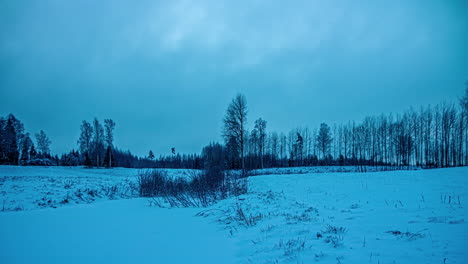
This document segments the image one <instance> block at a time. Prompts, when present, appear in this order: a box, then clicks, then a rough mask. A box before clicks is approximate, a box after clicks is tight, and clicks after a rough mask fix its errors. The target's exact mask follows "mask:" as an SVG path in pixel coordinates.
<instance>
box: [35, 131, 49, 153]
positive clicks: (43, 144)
mask: <svg viewBox="0 0 468 264" xmlns="http://www.w3.org/2000/svg"><path fill="white" fill-rule="evenodd" d="M36 142H37V149H38V150H39V152H40V153H41V154H42V155H46V154H49V153H50V148H49V147H50V144H51V143H52V142H51V141H50V139H49V138H48V137H47V135H46V133H45V132H44V131H43V130H41V131H39V133H36Z"/></svg>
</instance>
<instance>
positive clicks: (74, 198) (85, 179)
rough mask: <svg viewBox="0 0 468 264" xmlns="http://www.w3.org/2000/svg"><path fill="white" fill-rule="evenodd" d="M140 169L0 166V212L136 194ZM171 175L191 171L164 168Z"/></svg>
mask: <svg viewBox="0 0 468 264" xmlns="http://www.w3.org/2000/svg"><path fill="white" fill-rule="evenodd" d="M141 171H142V170H140V169H126V168H113V169H87V168H82V167H21V166H0V213H1V212H4V211H22V210H31V209H37V208H48V207H51V208H57V207H60V206H64V205H69V204H83V203H91V202H95V201H103V200H115V199H122V198H135V197H137V196H138V189H137V175H138V173H139V172H141ZM165 171H166V172H167V173H168V175H169V176H172V177H188V176H189V175H190V173H191V171H190V170H182V169H170V170H169V169H167V170H165Z"/></svg>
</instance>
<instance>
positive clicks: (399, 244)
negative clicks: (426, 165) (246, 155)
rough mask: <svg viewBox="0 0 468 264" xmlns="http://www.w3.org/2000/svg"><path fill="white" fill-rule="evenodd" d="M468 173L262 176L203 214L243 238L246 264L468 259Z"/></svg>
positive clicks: (459, 169)
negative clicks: (246, 190) (238, 194)
mask: <svg viewBox="0 0 468 264" xmlns="http://www.w3.org/2000/svg"><path fill="white" fill-rule="evenodd" d="M467 176H468V168H451V169H435V170H419V171H391V172H375V173H316V174H301V175H294V174H292V175H265V176H257V177H251V178H250V179H249V186H250V191H249V193H248V194H247V195H244V196H241V197H240V200H236V199H229V200H225V201H222V202H221V203H219V204H217V205H216V206H214V208H217V209H219V210H220V211H219V210H212V211H207V212H206V213H204V214H203V215H204V216H206V217H207V218H208V219H211V220H212V221H214V222H215V223H217V224H219V225H221V226H223V227H224V229H225V230H226V232H227V233H228V234H232V236H233V237H234V239H237V240H239V241H240V242H239V243H240V244H242V245H243V249H242V251H241V253H240V256H241V257H240V259H241V261H240V262H241V263H276V262H279V263H310V262H315V261H317V262H323V263H466V260H467V254H468V253H467V250H466V249H467V242H466V241H468V226H467V222H466V220H465V219H466V216H467V209H466V201H467V198H468V193H467V188H466V187H467V183H468V178H467ZM239 207H240V208H241V209H242V211H243V214H244V215H246V218H247V219H251V220H252V222H253V224H247V223H246V221H245V220H242V218H241V217H239V213H238V208H239ZM327 231H328V232H327ZM392 231H393V234H392Z"/></svg>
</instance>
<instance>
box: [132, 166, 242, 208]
mask: <svg viewBox="0 0 468 264" xmlns="http://www.w3.org/2000/svg"><path fill="white" fill-rule="evenodd" d="M190 176H191V177H190V179H183V178H171V177H168V175H167V173H166V172H164V171H162V170H147V171H143V172H141V173H140V174H139V178H138V185H139V194H140V196H141V197H163V198H164V200H165V201H166V202H167V203H169V205H170V206H171V207H200V206H202V207H206V206H209V205H211V204H213V203H214V202H216V201H217V200H220V199H225V198H227V197H228V196H231V195H240V194H243V193H245V192H247V181H246V179H238V178H235V176H234V174H226V173H225V172H224V171H223V170H221V169H220V168H219V167H218V166H213V167H211V168H208V169H206V170H204V171H203V172H201V173H196V172H194V173H192V174H191V175H190Z"/></svg>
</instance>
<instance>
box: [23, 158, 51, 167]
mask: <svg viewBox="0 0 468 264" xmlns="http://www.w3.org/2000/svg"><path fill="white" fill-rule="evenodd" d="M25 165H27V166H53V165H54V164H53V163H52V161H51V160H50V159H33V160H29V161H28V162H26V163H25Z"/></svg>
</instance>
